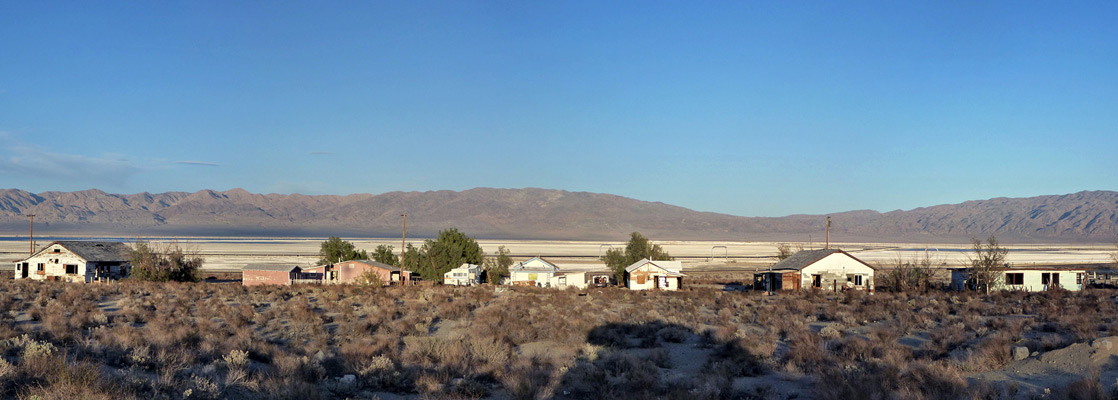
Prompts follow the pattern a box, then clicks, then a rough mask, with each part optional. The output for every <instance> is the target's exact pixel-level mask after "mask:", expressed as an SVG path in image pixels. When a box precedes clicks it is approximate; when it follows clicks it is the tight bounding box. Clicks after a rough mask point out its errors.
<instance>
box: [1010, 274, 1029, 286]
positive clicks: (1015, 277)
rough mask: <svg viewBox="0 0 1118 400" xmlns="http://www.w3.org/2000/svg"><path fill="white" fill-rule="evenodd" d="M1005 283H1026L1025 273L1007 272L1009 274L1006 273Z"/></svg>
mask: <svg viewBox="0 0 1118 400" xmlns="http://www.w3.org/2000/svg"><path fill="white" fill-rule="evenodd" d="M1005 284H1006V285H1024V284H1025V274H1024V273H1020V272H1018V273H1007V274H1005Z"/></svg>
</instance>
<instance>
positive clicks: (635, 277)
mask: <svg viewBox="0 0 1118 400" xmlns="http://www.w3.org/2000/svg"><path fill="white" fill-rule="evenodd" d="M682 270H683V264H682V263H681V262H679V261H652V260H649V259H647V258H645V259H643V260H640V261H637V262H635V263H633V265H630V266H628V267H627V268H625V277H626V281H627V282H628V286H629V290H653V289H655V290H679V289H680V287H681V286H683V277H685V276H687V275H684V274H683V273H682V272H680V271H682Z"/></svg>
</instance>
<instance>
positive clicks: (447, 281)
mask: <svg viewBox="0 0 1118 400" xmlns="http://www.w3.org/2000/svg"><path fill="white" fill-rule="evenodd" d="M480 283H481V266H479V265H477V264H469V263H467V264H462V265H461V266H459V267H458V268H455V269H452V270H450V271H447V272H446V273H445V274H443V284H444V285H454V286H473V285H477V284H480Z"/></svg>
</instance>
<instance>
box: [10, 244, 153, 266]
mask: <svg viewBox="0 0 1118 400" xmlns="http://www.w3.org/2000/svg"><path fill="white" fill-rule="evenodd" d="M56 244H57V245H60V246H62V247H64V248H66V250H70V251H71V252H73V253H74V254H77V255H78V257H81V258H82V259H84V260H85V261H86V262H123V261H130V260H131V259H132V248H131V247H128V245H126V244H124V243H122V242H98V241H84V240H58V241H54V242H51V243H50V244H48V245H46V246H44V247H43V248H41V249H39V251H36V252H35V254H34V255H32V256H31V257H28V258H32V257H35V256H37V255H39V254H42V253H43V252H45V251H46V250H47V249H49V248H50V247H51V246H54V245H56ZM26 259H27V258H24V259H21V260H19V261H23V260H26Z"/></svg>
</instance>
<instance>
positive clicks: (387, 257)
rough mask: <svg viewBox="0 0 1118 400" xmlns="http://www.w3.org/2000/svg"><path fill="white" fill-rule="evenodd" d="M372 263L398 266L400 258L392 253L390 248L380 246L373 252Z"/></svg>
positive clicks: (385, 245)
mask: <svg viewBox="0 0 1118 400" xmlns="http://www.w3.org/2000/svg"><path fill="white" fill-rule="evenodd" d="M373 261H376V262H379V263H384V264H388V265H395V266H397V267H399V266H400V257H398V256H396V253H394V252H393V249H392V246H389V245H387V244H382V245H380V246H377V248H376V249H374V250H373Z"/></svg>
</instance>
